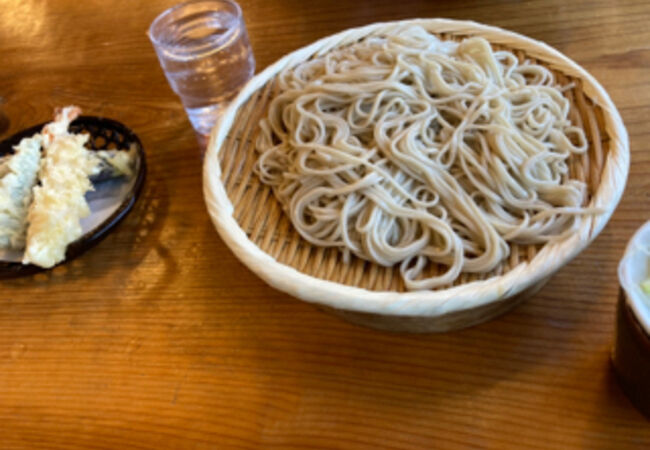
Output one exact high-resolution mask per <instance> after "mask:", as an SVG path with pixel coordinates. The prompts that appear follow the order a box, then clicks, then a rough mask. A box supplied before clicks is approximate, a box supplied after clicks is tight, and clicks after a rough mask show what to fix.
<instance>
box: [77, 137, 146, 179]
mask: <svg viewBox="0 0 650 450" xmlns="http://www.w3.org/2000/svg"><path fill="white" fill-rule="evenodd" d="M88 155H89V156H90V158H91V159H94V160H96V166H95V172H94V173H93V174H92V176H91V177H90V179H91V180H92V181H93V182H95V181H98V180H104V179H109V178H115V177H122V176H124V177H130V176H133V173H134V171H135V157H136V147H135V145H134V146H132V147H131V148H130V149H129V150H128V151H127V150H97V151H94V152H88Z"/></svg>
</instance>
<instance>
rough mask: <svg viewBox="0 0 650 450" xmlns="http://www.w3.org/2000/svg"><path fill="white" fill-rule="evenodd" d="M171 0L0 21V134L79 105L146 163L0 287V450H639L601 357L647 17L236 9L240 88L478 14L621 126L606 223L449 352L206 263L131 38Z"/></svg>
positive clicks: (104, 2)
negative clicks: (618, 182) (83, 247)
mask: <svg viewBox="0 0 650 450" xmlns="http://www.w3.org/2000/svg"><path fill="white" fill-rule="evenodd" d="M175 1H176V0H160V1H156V2H153V1H149V2H131V1H127V0H110V1H108V0H93V1H79V0H57V1H54V0H53V1H48V2H41V1H36V0H2V1H1V2H0V6H1V9H0V11H1V12H0V96H2V97H4V99H5V104H4V106H3V109H4V112H5V113H6V115H7V116H8V118H9V119H10V127H9V130H8V131H7V133H5V134H8V133H13V132H15V131H17V130H20V129H22V128H24V127H26V126H29V125H32V124H35V123H38V122H42V121H45V120H47V119H48V118H49V117H50V114H51V111H52V109H53V108H54V106H57V105H58V106H61V105H67V104H77V105H79V106H81V107H83V108H84V110H85V111H86V112H87V113H89V114H94V115H105V116H108V117H113V118H116V119H118V120H120V121H123V122H124V123H126V124H128V125H129V126H131V127H132V128H133V129H134V130H135V131H136V132H137V133H138V134H139V135H140V137H141V138H142V141H143V143H144V146H145V149H146V151H147V155H148V161H149V166H150V172H149V178H148V181H147V185H146V189H145V193H144V196H143V198H142V199H141V201H140V202H139V203H138V205H137V206H136V208H135V210H134V211H133V212H132V214H131V215H130V216H129V217H128V218H127V219H126V220H125V222H123V223H122V224H121V225H120V226H119V227H118V228H117V229H116V230H115V232H114V233H113V234H111V235H110V236H109V237H108V238H107V239H106V240H105V241H104V242H102V243H101V244H100V245H99V246H97V247H96V248H94V249H93V250H91V251H90V252H88V253H87V254H85V255H84V256H82V257H81V258H79V259H78V260H75V261H73V262H71V263H69V264H66V265H63V266H61V267H59V268H56V269H55V270H53V271H51V272H47V273H43V274H40V275H37V276H33V277H31V278H25V279H19V280H14V281H5V282H1V283H0V286H1V287H0V289H1V292H2V298H1V301H0V447H2V448H14V447H21V448H82V447H83V448H131V447H133V448H168V447H169V448H237V447H246V448H254V447H272V448H278V449H287V448H312V447H318V448H352V447H356V448H431V447H440V448H454V447H465V446H475V447H492V448H503V447H512V448H520V447H539V448H550V447H555V448H569V447H572V448H648V446H650V426H649V423H648V421H647V420H646V419H644V418H643V417H642V416H641V415H640V414H639V413H638V412H637V411H636V410H635V409H634V408H633V407H632V406H631V404H630V402H629V401H628V400H627V398H626V397H625V396H624V395H623V393H622V391H621V389H620V388H619V386H618V385H617V383H616V381H615V379H614V377H613V374H612V371H611V369H610V362H609V355H610V349H611V346H612V341H613V333H614V307H615V300H616V294H617V288H618V287H617V278H616V266H617V262H618V260H619V258H620V256H621V253H622V251H623V248H624V246H625V243H626V241H627V240H628V239H629V237H630V236H631V234H632V233H633V231H634V230H635V229H636V228H637V227H639V226H640V225H641V224H642V222H643V221H644V220H645V219H647V218H648V210H649V209H650V177H649V176H648V175H647V174H648V172H650V143H649V142H650V141H649V139H648V137H649V136H650V70H648V69H650V49H649V47H648V42H650V26H649V24H650V5H648V3H647V2H646V1H605V0H603V1H598V2H565V1H562V0H554V1H535V2H519V1H490V2H486V3H485V4H482V3H481V2H476V1H437V2H427V1H424V0H423V1H410V0H400V1H397V2H395V1H393V0H355V1H351V2H348V1H345V0H340V1H331V0H314V1H302V0H285V1H283V0H266V1H265V0H242V2H241V3H242V7H243V10H244V14H245V18H246V22H247V24H248V28H249V32H250V36H251V41H252V44H253V47H254V50H255V55H256V58H257V63H258V69H262V68H264V67H265V66H267V65H268V64H270V63H271V62H272V61H274V60H275V59H277V58H279V57H280V56H281V55H283V54H285V53H287V52H289V51H291V50H294V49H296V48H298V47H300V46H302V45H304V44H307V43H309V42H311V41H313V40H315V39H317V38H319V37H323V36H326V35H328V34H331V33H333V32H335V31H339V30H342V29H344V28H347V27H350V26H356V25H361V24H366V23H370V22H374V21H379V20H389V19H398V18H407V17H435V16H441V17H452V18H463V19H474V20H477V21H480V22H484V23H488V24H494V25H498V26H502V27H505V28H508V29H511V30H513V31H516V32H520V33H523V34H525V35H528V36H531V37H533V38H536V39H541V40H543V41H546V42H548V43H549V44H551V45H552V46H554V47H556V48H558V49H559V50H561V51H562V52H564V53H566V54H567V55H568V56H570V57H571V58H573V59H574V60H576V61H577V62H578V63H580V64H582V65H583V66H584V67H585V68H586V69H587V70H589V71H591V73H593V74H594V75H595V76H596V78H598V79H599V80H600V82H601V83H602V84H603V85H604V86H605V88H606V89H607V90H608V91H609V93H610V94H611V96H612V98H613V100H614V102H615V103H616V104H617V105H618V107H619V108H620V111H621V113H622V115H623V118H624V120H625V123H626V124H627V127H628V130H629V133H630V138H631V148H632V167H631V173H630V178H629V184H628V188H627V190H626V193H625V196H624V198H623V201H622V202H621V204H620V206H619V208H618V210H617V211H616V213H615V214H614V216H613V218H612V220H611V222H610V223H609V225H608V227H607V228H606V229H605V230H604V231H603V233H602V234H601V235H600V237H599V238H598V239H597V240H596V241H595V242H594V243H593V244H592V245H591V246H590V247H589V249H588V250H587V251H585V252H583V253H582V254H581V255H580V256H579V257H577V258H576V259H575V260H574V261H573V262H572V263H571V264H569V266H568V267H566V268H565V269H564V270H563V271H561V273H559V274H558V275H557V276H555V277H554V278H553V279H552V281H551V282H550V283H549V284H548V285H547V286H546V287H545V288H544V289H543V290H542V291H541V292H540V293H539V294H537V295H536V296H535V297H534V298H532V299H530V300H529V301H527V302H526V303H524V304H522V305H521V306H519V307H517V308H516V309H515V310H513V311H512V312H511V313H509V314H507V315H505V316H503V317H501V318H499V319H498V320H495V321H493V322H491V323H487V324H484V325H481V326H477V327H474V328H471V329H468V330H464V331H460V332H454V333H449V334H444V335H397V334H388V333H382V332H377V331H373V330H367V329H363V328H360V327H357V326H354V325H350V324H348V323H345V322H342V321H341V320H339V319H338V318H335V317H333V316H330V315H327V314H325V313H323V312H321V311H319V310H317V309H316V308H314V307H312V306H310V305H308V304H305V303H302V302H299V301H297V300H295V299H292V298H290V297H288V296H287V295H285V294H282V293H280V292H276V291H274V290H273V289H271V288H269V287H267V286H266V285H265V284H264V283H263V282H262V281H260V280H259V279H258V278H256V277H255V276H254V275H253V274H252V273H251V272H249V271H248V270H247V269H246V268H245V267H244V266H243V265H242V264H240V263H239V262H238V261H237V260H236V259H235V258H234V256H233V255H232V253H231V252H230V251H229V250H228V249H227V248H226V247H225V245H224V244H223V242H222V241H221V240H220V238H219V237H218V235H217V233H216V232H215V230H214V228H213V226H212V225H211V223H210V221H209V219H208V215H207V213H206V211H205V208H204V204H203V197H202V190H201V160H200V156H199V153H200V152H199V148H198V146H197V143H196V140H195V137H194V134H193V132H192V130H191V128H190V125H189V123H188V121H187V119H186V117H185V114H184V112H183V109H182V108H181V105H180V104H179V102H178V101H177V99H176V97H175V96H174V94H173V93H172V92H171V90H170V89H169V87H168V85H167V82H166V80H165V78H164V76H163V73H162V71H161V69H160V68H159V65H158V62H157V60H156V57H155V55H154V53H153V50H152V47H151V45H150V43H149V41H148V39H147V37H146V35H145V31H146V29H147V27H148V25H149V23H150V22H151V21H152V20H153V18H154V17H155V16H156V15H157V14H158V13H159V12H161V11H162V10H163V9H165V8H166V7H168V6H170V5H171V4H173V3H174V2H175ZM649 382H650V381H649Z"/></svg>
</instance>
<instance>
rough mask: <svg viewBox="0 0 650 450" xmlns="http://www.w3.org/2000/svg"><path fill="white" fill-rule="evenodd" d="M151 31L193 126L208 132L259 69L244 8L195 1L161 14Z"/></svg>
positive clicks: (215, 0) (219, 0) (222, 0)
mask: <svg viewBox="0 0 650 450" xmlns="http://www.w3.org/2000/svg"><path fill="white" fill-rule="evenodd" d="M148 35H149V39H151V42H152V43H153V46H154V48H155V50H156V53H157V55H158V59H159V60H160V65H161V66H162V68H163V71H164V72H165V76H166V77H167V80H168V81H169V84H170V86H171V88H172V89H173V90H174V92H176V94H178V96H179V97H180V99H181V102H182V103H183V107H184V108H185V111H186V113H187V116H188V117H189V119H190V122H191V123H192V126H193V127H194V129H195V130H196V131H197V132H198V133H199V134H200V135H204V136H205V135H208V134H209V133H210V130H211V129H212V127H213V125H214V124H215V123H216V121H217V119H218V118H219V115H220V114H221V112H222V111H223V109H224V107H225V106H226V105H227V104H228V103H229V102H230V101H231V100H232V99H233V98H234V97H235V95H236V94H237V92H239V90H240V89H241V87H242V86H243V85H244V84H245V83H246V82H247V81H248V80H249V79H250V78H251V77H252V76H253V73H254V72H255V59H254V57H253V51H252V50H251V46H250V43H249V41H248V33H247V32H246V26H245V24H244V19H243V17H242V12H241V8H240V7H239V5H237V3H235V2H233V1H230V0H191V1H188V2H186V3H181V4H179V5H176V6H174V7H172V8H170V9H168V10H166V11H165V12H163V13H162V14H160V15H159V16H158V17H157V18H156V19H155V20H154V21H153V22H152V24H151V27H150V28H149V33H148Z"/></svg>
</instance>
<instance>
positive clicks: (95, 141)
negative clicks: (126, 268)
mask: <svg viewBox="0 0 650 450" xmlns="http://www.w3.org/2000/svg"><path fill="white" fill-rule="evenodd" d="M44 125H46V123H42V124H39V125H35V126H33V127H31V128H28V129H26V130H23V131H20V132H18V133H16V134H14V135H13V136H10V137H8V138H7V139H5V140H3V141H2V142H0V156H4V155H7V154H11V153H13V146H15V145H18V143H19V142H20V140H21V139H23V138H26V137H30V136H33V135H34V134H36V133H39V132H40V131H41V129H42V128H43V126H44ZM69 130H70V132H72V133H87V134H89V135H90V138H89V139H88V143H87V144H86V147H88V149H89V150H103V149H129V148H130V147H131V146H132V145H134V146H135V147H136V155H137V156H136V165H135V175H134V177H133V178H131V179H128V180H125V179H122V180H120V179H118V180H107V181H102V182H98V183H96V184H95V185H94V188H95V191H91V192H90V193H89V194H87V199H88V202H89V205H90V209H91V217H90V218H89V220H88V221H87V222H85V226H84V221H82V227H84V229H86V228H89V229H87V230H86V231H85V233H84V234H83V236H81V237H80V238H79V239H77V240H76V241H74V242H72V243H71V244H70V245H68V248H67V251H66V257H65V260H64V261H62V262H61V264H65V263H66V262H67V261H70V260H72V259H74V258H76V257H77V256H79V255H81V254H82V253H84V252H85V251H87V250H88V249H90V248H92V247H93V246H94V245H96V244H97V243H99V242H100V241H101V240H102V239H103V238H104V237H106V235H107V234H108V233H109V232H110V231H111V230H112V229H113V228H114V227H115V226H116V225H117V224H118V223H120V221H121V220H122V219H124V217H125V216H126V215H127V214H128V213H129V211H131V209H132V208H133V205H134V204H135V202H136V201H137V199H138V197H139V196H140V194H141V192H142V187H143V186H144V182H145V178H146V174H147V164H146V160H145V154H144V150H143V148H142V143H141V142H140V139H139V138H138V136H137V135H136V134H135V133H134V132H133V131H131V130H130V129H129V128H128V127H126V126H125V125H123V124H121V123H120V122H117V121H115V120H111V119H106V118H103V117H95V116H81V117H79V118H77V119H76V120H74V121H73V122H72V123H71V124H70V127H69ZM119 183H123V184H121V185H120V184H119ZM103 195H104V196H108V199H109V201H108V202H107V201H106V198H102V196H103ZM116 195H117V197H115V196H116ZM111 196H112V197H111ZM106 203H108V206H106V205H105V204H106ZM93 207H96V210H93ZM97 208H100V209H101V210H97ZM107 211H108V212H107ZM97 217H99V218H101V221H100V222H99V223H93V224H92V225H88V224H89V223H92V222H93V220H94V221H95V222H96V221H97ZM84 220H86V219H84ZM43 270H47V269H43V268H41V267H38V266H35V265H32V264H22V263H21V262H19V261H15V258H12V260H10V261H9V260H7V259H6V256H5V259H1V258H0V279H7V278H15V277H22V276H26V275H31V274H34V273H37V272H40V271H43Z"/></svg>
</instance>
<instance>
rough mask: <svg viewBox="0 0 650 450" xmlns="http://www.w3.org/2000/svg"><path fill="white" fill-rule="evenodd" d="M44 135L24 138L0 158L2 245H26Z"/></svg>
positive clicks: (0, 233) (0, 225) (0, 239)
mask: <svg viewBox="0 0 650 450" xmlns="http://www.w3.org/2000/svg"><path fill="white" fill-rule="evenodd" d="M41 140H42V138H41V135H39V134H37V135H34V136H32V137H30V138H24V139H22V140H21V141H20V143H19V144H18V145H17V146H15V147H14V153H13V154H12V155H9V156H6V157H4V158H2V161H0V177H1V178H0V248H12V249H21V248H23V247H24V246H25V232H26V229H27V221H26V219H27V210H28V207H29V204H30V203H31V201H32V187H33V186H34V185H35V184H36V181H37V175H38V168H39V163H40V160H41Z"/></svg>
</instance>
